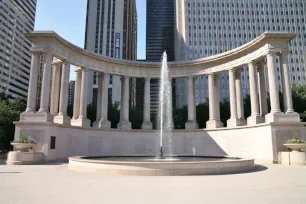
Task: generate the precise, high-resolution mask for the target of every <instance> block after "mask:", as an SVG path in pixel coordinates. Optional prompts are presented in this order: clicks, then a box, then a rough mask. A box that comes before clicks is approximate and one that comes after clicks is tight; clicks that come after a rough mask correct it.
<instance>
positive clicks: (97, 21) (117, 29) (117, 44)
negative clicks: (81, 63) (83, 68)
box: [85, 0, 137, 103]
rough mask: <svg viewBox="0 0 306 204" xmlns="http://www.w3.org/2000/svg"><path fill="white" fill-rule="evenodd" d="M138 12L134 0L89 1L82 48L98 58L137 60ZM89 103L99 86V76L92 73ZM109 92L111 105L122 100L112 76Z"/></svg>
mask: <svg viewBox="0 0 306 204" xmlns="http://www.w3.org/2000/svg"><path fill="white" fill-rule="evenodd" d="M136 47H137V11H136V1H135V0H88V1H87V18H86V36H85V49H87V50H88V51H90V52H94V53H97V54H100V55H104V56H108V57H114V58H118V59H125V60H136V54H137V53H136ZM91 77H92V80H89V83H90V84H89V103H91V102H92V98H93V96H92V93H93V88H94V89H97V87H98V76H97V74H96V73H93V72H92V73H91ZM109 93H110V94H111V98H112V100H111V101H112V102H113V103H115V102H120V100H121V81H120V77H118V76H111V77H110V83H109Z"/></svg>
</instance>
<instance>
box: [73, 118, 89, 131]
mask: <svg viewBox="0 0 306 204" xmlns="http://www.w3.org/2000/svg"><path fill="white" fill-rule="evenodd" d="M73 126H78V127H83V128H90V120H89V119H87V118H82V117H80V118H78V119H77V120H74V121H73Z"/></svg>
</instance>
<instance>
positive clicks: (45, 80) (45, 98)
mask: <svg viewBox="0 0 306 204" xmlns="http://www.w3.org/2000/svg"><path fill="white" fill-rule="evenodd" d="M52 60H53V57H52V55H51V54H49V53H46V54H45V56H44V65H43V77H42V82H41V96H40V109H39V113H47V114H48V113H49V102H50V79H51V63H52ZM50 115H51V114H50ZM49 119H50V120H52V119H53V117H51V118H48V120H49Z"/></svg>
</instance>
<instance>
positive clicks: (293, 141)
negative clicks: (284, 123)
mask: <svg viewBox="0 0 306 204" xmlns="http://www.w3.org/2000/svg"><path fill="white" fill-rule="evenodd" d="M305 143H306V142H305V141H304V140H301V139H300V138H299V137H298V136H296V135H294V136H293V137H292V138H291V139H289V140H287V141H286V142H285V144H305Z"/></svg>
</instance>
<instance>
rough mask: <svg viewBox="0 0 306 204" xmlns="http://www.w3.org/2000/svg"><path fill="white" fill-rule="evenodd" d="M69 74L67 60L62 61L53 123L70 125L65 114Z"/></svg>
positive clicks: (68, 118)
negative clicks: (59, 87)
mask: <svg viewBox="0 0 306 204" xmlns="http://www.w3.org/2000/svg"><path fill="white" fill-rule="evenodd" d="M69 76H70V64H69V63H68V62H67V61H64V63H63V67H62V78H61V91H60V104H59V113H58V115H57V116H56V117H55V118H54V122H55V123H58V124H63V125H70V121H71V118H70V117H69V116H67V107H68V97H69V96H68V94H69Z"/></svg>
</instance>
